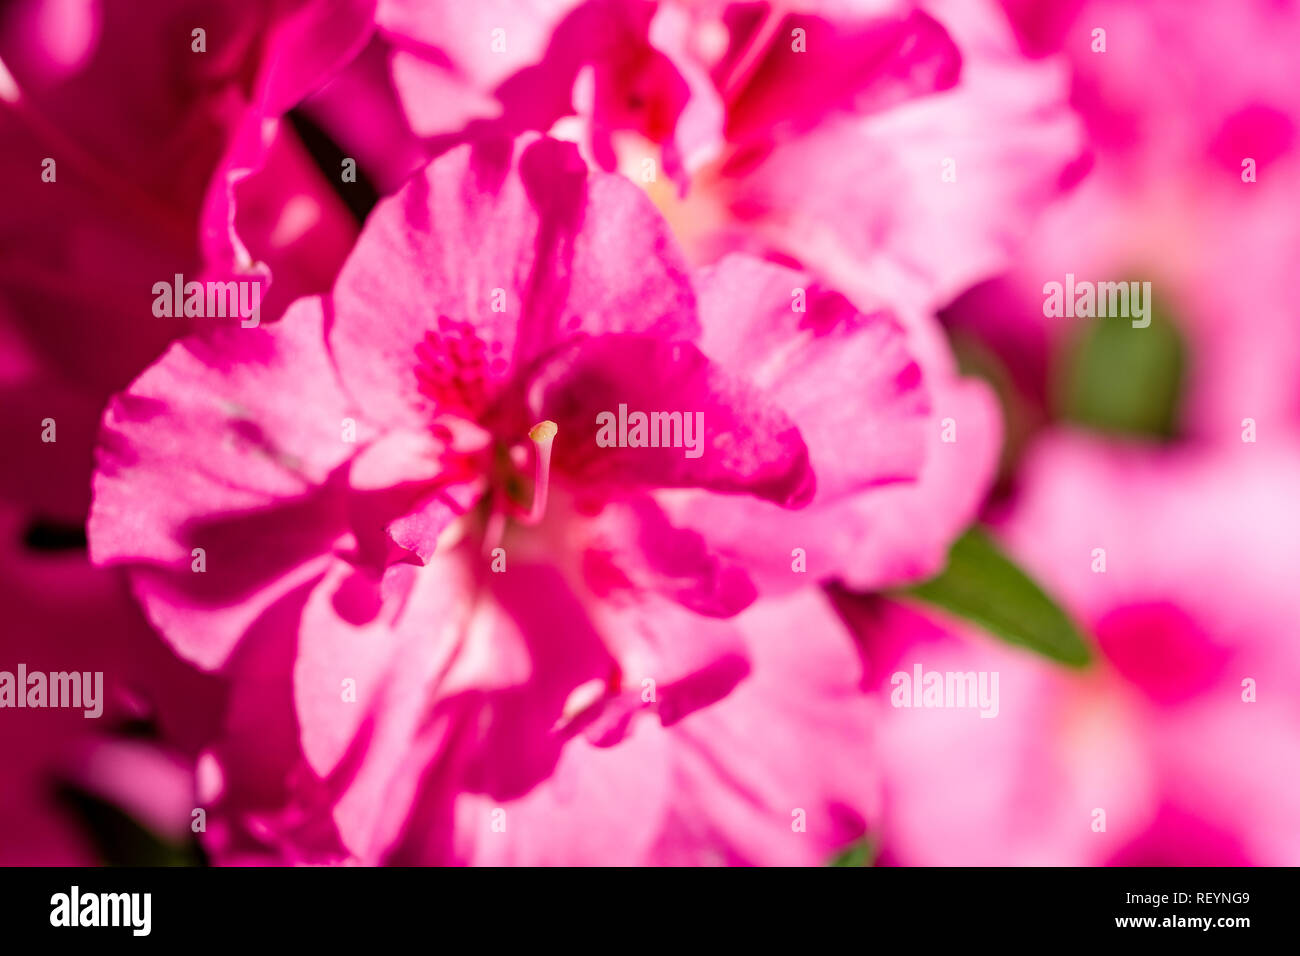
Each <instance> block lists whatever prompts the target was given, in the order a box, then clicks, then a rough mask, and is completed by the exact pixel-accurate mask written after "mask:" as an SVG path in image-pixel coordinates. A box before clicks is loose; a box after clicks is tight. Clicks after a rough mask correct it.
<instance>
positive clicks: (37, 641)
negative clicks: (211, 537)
mask: <svg viewBox="0 0 1300 956" xmlns="http://www.w3.org/2000/svg"><path fill="white" fill-rule="evenodd" d="M62 533H63V531H62V529H61V528H58V527H56V526H44V525H42V524H40V523H35V524H33V523H32V522H31V521H30V519H29V518H28V517H27V516H26V515H25V514H23V513H22V512H21V511H19V510H18V509H17V508H15V507H13V506H10V505H7V504H6V505H3V506H0V602H2V603H3V606H4V609H5V626H4V628H3V629H2V630H0V671H4V672H5V673H6V675H8V676H7V678H6V680H13V681H15V684H14V686H12V687H6V688H5V691H4V694H5V696H6V700H5V705H4V708H3V710H0V725H3V728H4V732H3V733H2V734H0V762H3V764H4V768H5V770H4V776H3V785H0V864H3V865H27V866H31V865H40V866H49V865H59V864H62V865H71V864H76V865H88V864H91V863H94V862H96V859H97V857H98V853H97V848H96V847H95V846H94V844H93V843H92V841H91V839H90V831H89V830H88V829H86V827H85V825H84V823H83V822H82V821H81V820H80V819H79V817H78V815H77V814H76V812H75V811H74V809H73V807H72V805H71V803H70V802H69V801H68V799H67V798H68V792H69V791H70V790H72V789H74V788H75V789H76V790H79V791H81V792H83V793H86V794H90V795H93V796H95V797H98V798H100V799H103V800H107V801H109V802H112V803H115V804H117V805H119V806H120V807H122V808H123V810H124V811H125V812H126V813H128V814H130V815H132V816H133V817H134V818H135V819H136V820H138V821H139V822H140V823H141V824H143V825H145V826H147V827H149V828H151V829H152V830H153V831H154V832H155V833H157V834H159V835H160V836H162V837H165V838H167V839H171V840H176V841H180V840H183V839H184V838H186V837H188V836H189V833H190V822H191V811H192V809H193V808H194V807H195V806H196V803H195V800H194V795H193V789H194V788H193V782H192V766H193V756H194V753H195V752H196V745H197V742H198V741H199V740H200V739H201V736H202V735H203V734H205V733H209V732H210V731H208V730H207V729H206V728H205V727H204V726H203V720H204V715H205V713H206V712H208V711H209V710H210V709H211V708H212V707H213V706H214V705H215V701H216V697H215V694H214V687H213V686H212V683H211V679H210V678H206V677H204V676H203V675H200V674H198V673H197V672H195V671H194V670H193V669H191V668H188V667H186V666H184V665H182V664H181V663H180V662H179V661H177V660H176V659H175V658H174V657H173V656H172V654H171V652H170V651H169V650H168V649H167V648H166V647H165V646H164V645H163V644H162V642H161V641H159V640H158V638H157V637H156V636H155V635H154V634H152V633H151V632H150V630H149V628H148V625H147V624H146V623H145V621H144V620H143V618H142V617H141V615H140V613H139V610H138V609H137V608H136V607H135V605H134V602H133V601H132V600H131V597H130V595H129V593H128V592H127V588H126V586H125V582H124V581H123V580H122V576H121V575H120V574H119V573H118V572H114V571H104V570H100V569H96V568H92V567H91V566H90V565H89V564H88V563H87V561H86V556H85V551H84V550H83V549H82V548H80V547H79V546H77V545H76V543H75V542H73V543H71V544H69V543H68V542H66V541H64V540H62V539H61V538H60V534H62ZM20 668H21V669H22V670H20ZM20 673H23V674H25V676H29V677H30V675H33V674H38V673H39V674H41V675H42V680H43V681H44V682H45V687H46V691H45V698H44V701H42V700H41V698H40V697H34V698H30V697H28V696H27V695H28V692H29V689H30V688H31V687H33V686H35V685H34V684H31V685H26V686H19V685H17V683H16V682H17V679H18V675H19V674H20ZM51 674H65V675H70V674H76V675H77V676H76V678H75V681H76V684H75V688H76V689H75V693H77V694H81V695H82V696H81V697H80V703H81V706H70V707H65V706H58V707H54V706H49V705H50V704H52V703H54V702H55V698H56V697H57V696H58V695H57V694H54V693H51V692H50V691H49V689H48V688H49V681H50V680H52V679H51V678H50V677H49V675H51ZM95 675H99V676H98V677H96V676H95ZM72 686H74V685H71V684H70V685H69V687H72ZM10 694H22V695H23V698H24V701H25V702H26V701H30V702H34V703H42V704H43V706H39V707H31V706H28V707H22V708H19V707H17V706H16V704H17V699H16V697H12V698H11V697H9V696H8V695H10ZM68 702H71V703H75V702H76V699H75V698H73V699H72V700H70V701H65V703H68ZM87 713H90V714H91V716H87ZM128 722H134V723H136V724H139V723H141V722H147V723H148V724H149V725H151V726H152V727H154V728H155V729H156V730H157V731H158V732H159V733H160V734H162V735H165V737H166V739H167V742H166V743H163V742H161V740H160V739H158V738H145V737H140V736H136V737H134V738H130V737H124V736H123V735H122V733H121V731H122V729H123V727H124V725H125V724H126V723H128Z"/></svg>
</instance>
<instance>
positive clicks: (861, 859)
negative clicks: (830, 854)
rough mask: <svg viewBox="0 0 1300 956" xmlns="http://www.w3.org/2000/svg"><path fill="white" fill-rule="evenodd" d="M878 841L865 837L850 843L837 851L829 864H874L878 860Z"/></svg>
mask: <svg viewBox="0 0 1300 956" xmlns="http://www.w3.org/2000/svg"><path fill="white" fill-rule="evenodd" d="M877 849H878V848H877V847H876V841H875V840H873V839H871V837H863V838H862V839H861V840H858V841H857V842H856V843H850V844H849V845H848V846H847V847H845V848H844V849H843V850H842V851H840V852H839V853H837V854H836V855H835V857H834V858H833V859H832V860H831V862H830V863H829V864H828V865H829V866H873V865H875V862H876V850H877Z"/></svg>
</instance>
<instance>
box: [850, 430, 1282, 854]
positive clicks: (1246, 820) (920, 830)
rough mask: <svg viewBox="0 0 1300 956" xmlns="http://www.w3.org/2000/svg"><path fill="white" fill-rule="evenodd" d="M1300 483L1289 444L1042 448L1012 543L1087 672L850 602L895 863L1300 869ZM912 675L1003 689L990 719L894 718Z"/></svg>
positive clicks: (921, 618)
mask: <svg viewBox="0 0 1300 956" xmlns="http://www.w3.org/2000/svg"><path fill="white" fill-rule="evenodd" d="M1297 477H1300V449H1297V448H1295V447H1292V446H1289V445H1286V444H1282V443H1277V442H1272V443H1269V444H1259V445H1243V446H1241V450H1240V451H1238V452H1236V453H1228V452H1226V451H1225V452H1206V451H1200V450H1190V449H1189V450H1178V451H1168V452H1162V451H1156V450H1154V449H1151V448H1143V447H1140V446H1121V445H1107V444H1106V443H1104V442H1101V441H1099V440H1096V439H1086V438H1083V437H1077V436H1071V435H1065V434H1056V435H1053V436H1051V437H1048V438H1045V439H1043V440H1042V441H1041V444H1039V445H1038V446H1036V447H1035V448H1034V450H1033V452H1032V453H1031V454H1030V456H1029V457H1028V458H1027V460H1026V463H1025V466H1024V469H1023V473H1022V483H1021V487H1020V491H1019V493H1018V495H1017V497H1016V499H1015V502H1014V506H1013V507H1012V508H1011V511H1010V513H1009V515H1008V516H1007V518H1006V520H1005V522H1003V523H1002V525H1001V533H1002V535H1003V537H1004V540H1005V542H1006V544H1007V545H1008V546H1009V548H1010V550H1011V551H1012V553H1013V554H1014V555H1016V556H1017V557H1018V558H1019V559H1020V560H1021V561H1023V563H1024V564H1025V566H1026V567H1027V568H1029V569H1030V570H1031V572H1032V573H1034V574H1036V575H1037V576H1038V577H1039V578H1040V580H1042V581H1044V582H1045V584H1046V586H1048V587H1049V588H1051V589H1052V590H1053V591H1054V592H1055V593H1056V594H1057V595H1058V596H1059V597H1060V598H1061V599H1062V600H1063V602H1064V603H1065V605H1066V606H1067V607H1068V608H1069V609H1070V610H1071V611H1072V612H1073V613H1074V614H1075V615H1076V616H1077V619H1078V620H1079V621H1080V623H1081V624H1082V625H1083V626H1084V627H1085V629H1087V630H1088V631H1090V632H1091V633H1092V634H1093V635H1094V637H1095V639H1096V642H1097V650H1098V656H1099V660H1098V661H1097V662H1095V663H1094V664H1093V665H1092V666H1091V667H1090V668H1088V669H1087V670H1085V671H1082V672H1072V671H1066V670H1063V669H1061V668H1060V667H1057V666H1055V665H1051V664H1048V663H1046V662H1043V661H1041V660H1040V659H1038V658H1035V657H1032V656H1030V655H1028V654H1026V653H1023V652H1020V651H1015V650H1012V649H1010V648H1008V647H1006V646H1005V645H1002V644H999V643H996V642H995V641H993V640H992V639H991V638H989V637H988V636H987V635H984V634H981V633H979V632H977V631H974V630H973V629H972V628H970V627H967V626H963V625H959V624H956V623H954V622H951V621H946V620H943V619H941V618H939V617H938V616H936V615H933V614H930V613H928V612H922V611H919V610H915V609H912V608H908V607H903V606H901V605H896V604H889V603H886V602H876V603H871V602H870V600H869V599H868V600H859V599H847V600H846V601H845V608H846V613H847V615H848V617H849V619H850V620H851V621H852V622H853V623H854V625H855V627H856V629H857V630H858V632H859V633H860V634H861V635H862V637H863V641H864V653H865V654H866V656H867V657H868V659H869V660H870V661H871V665H872V683H873V684H874V685H875V686H876V687H877V688H879V695H880V698H881V703H882V705H883V711H884V719H883V722H882V723H881V732H880V750H881V754H882V770H883V772H884V774H885V776H886V783H885V792H886V797H885V805H884V808H883V811H882V813H883V820H884V823H883V830H884V836H883V845H884V853H885V855H886V858H887V859H889V860H891V861H893V862H896V863H900V864H921V865H936V864H939V865H948V864H957V865H1024V864H1038V865H1043V864H1046V865H1054V866H1056V865H1100V864H1129V865H1132V864H1165V865H1171V864H1172V865H1186V864H1218V865H1243V864H1251V865H1295V864H1296V862H1297V861H1300V779H1298V778H1297V776H1296V772H1295V768H1296V767H1297V766H1300V708H1298V707H1297V701H1296V698H1295V694H1294V693H1293V692H1292V688H1294V687H1295V686H1296V680H1297V678H1298V677H1300V653H1298V652H1297V648H1296V642H1295V640H1294V629H1295V621H1296V620H1297V614H1298V613H1300V603H1298V602H1300V597H1298V596H1297V593H1296V589H1295V588H1294V587H1293V586H1291V580H1290V579H1291V576H1292V569H1294V568H1295V567H1296V566H1297V561H1298V560H1300V546H1298V545H1297V542H1298V541H1300V527H1297V526H1296V511H1295V508H1294V507H1293V503H1292V498H1293V489H1294V487H1295V482H1296V480H1297ZM917 665H920V666H921V668H922V673H930V672H939V673H944V674H946V673H947V672H954V673H975V674H980V673H984V674H987V675H991V674H993V673H995V672H996V673H997V674H998V695H997V696H998V700H997V703H996V707H995V708H993V709H995V711H996V715H995V716H992V717H991V718H990V719H984V718H981V716H980V713H979V711H978V710H975V709H970V708H960V709H951V708H950V709H943V708H938V709H925V708H921V709H915V708H912V707H907V706H889V704H888V702H889V701H891V699H893V695H896V694H898V693H901V691H900V688H902V686H903V683H902V681H901V679H895V678H894V677H893V675H894V674H898V673H902V674H906V675H908V676H909V677H911V676H912V675H913V674H914V671H915V668H916V666H917ZM899 702H902V701H901V698H900V699H899ZM954 794H959V796H957V797H954Z"/></svg>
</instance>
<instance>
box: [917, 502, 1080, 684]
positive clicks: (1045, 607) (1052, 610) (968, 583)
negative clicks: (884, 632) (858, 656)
mask: <svg viewBox="0 0 1300 956" xmlns="http://www.w3.org/2000/svg"><path fill="white" fill-rule="evenodd" d="M902 594H904V595H907V596H911V597H914V598H919V599H920V600H922V601H926V602H928V603H930V604H934V605H936V606H938V607H941V608H943V609H944V610H946V611H950V612H951V613H953V614H956V615H959V616H960V617H964V618H966V619H968V620H971V621H974V622H975V623H976V624H979V625H980V626H981V627H983V628H985V629H986V630H988V631H990V632H991V633H993V634H995V635H996V636H998V637H1000V638H1002V639H1003V640H1006V641H1008V642H1010V643H1012V644H1020V645H1022V646H1024V647H1028V648H1029V649H1030V650H1033V651H1037V652H1038V653H1039V654H1042V655H1044V656H1046V657H1050V658H1052V659H1053V660H1056V661H1060V662H1062V663H1064V664H1070V665H1072V666H1074V667H1083V666H1085V665H1086V664H1087V663H1088V662H1089V661H1090V660H1091V659H1092V652H1091V650H1090V649H1089V647H1088V642H1087V640H1086V639H1085V638H1084V636H1083V634H1081V633H1080V631H1079V629H1078V628H1077V627H1075V625H1074V622H1073V621H1071V620H1070V618H1069V616H1068V615H1066V613H1065V612H1064V611H1063V610H1061V608H1060V606H1059V605H1058V604H1057V603H1056V602H1055V601H1053V600H1052V599H1051V598H1050V597H1048V596H1047V595H1046V594H1045V593H1043V589H1042V588H1040V587H1039V586H1038V585H1037V584H1035V583H1034V581H1033V579H1032V578H1030V577H1029V575H1027V574H1025V572H1024V571H1022V570H1020V568H1019V567H1017V566H1016V564H1015V563H1014V562H1013V561H1012V560H1011V559H1010V558H1008V557H1007V556H1006V555H1005V554H1004V553H1003V552H1002V550H1001V549H1000V548H999V547H998V546H997V545H996V544H995V543H994V542H993V540H992V539H991V538H990V537H989V536H988V535H987V534H985V533H984V532H983V531H981V530H980V529H979V528H977V527H972V528H970V529H968V530H967V531H966V533H965V534H964V535H962V536H961V537H960V538H958V539H957V541H956V543H954V544H953V546H952V550H951V551H950V552H949V554H948V566H947V568H945V569H944V571H943V573H942V574H940V575H939V576H938V577H934V578H931V579H930V580H929V581H925V582H924V583H922V584H917V585H914V586H913V587H910V588H908V589H906V590H905V591H903V592H902Z"/></svg>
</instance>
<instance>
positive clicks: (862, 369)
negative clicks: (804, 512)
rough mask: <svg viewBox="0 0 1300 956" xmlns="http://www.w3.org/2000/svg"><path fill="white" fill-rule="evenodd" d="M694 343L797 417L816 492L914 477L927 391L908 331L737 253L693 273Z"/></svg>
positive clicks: (805, 278)
mask: <svg viewBox="0 0 1300 956" xmlns="http://www.w3.org/2000/svg"><path fill="white" fill-rule="evenodd" d="M697 285H698V288H699V295H700V322H701V324H702V326H703V327H704V337H703V339H702V340H701V346H702V348H703V349H704V351H705V353H706V354H707V355H708V356H709V357H710V358H711V359H713V360H714V361H715V362H717V363H718V364H719V365H721V366H722V367H723V368H724V369H725V370H726V371H727V372H728V373H730V374H731V375H734V376H736V377H737V378H740V379H742V380H744V381H746V382H749V383H752V384H753V385H755V386H757V387H758V388H760V389H762V391H763V393H764V395H765V396H767V397H768V398H769V400H770V401H772V402H773V403H774V404H775V405H777V406H778V407H779V408H781V409H782V411H784V412H785V413H786V414H788V415H789V416H790V418H791V419H793V421H794V422H795V424H796V425H798V426H799V433H800V435H801V436H802V437H803V440H804V441H805V442H807V444H808V451H809V454H810V455H811V457H812V464H813V468H814V470H815V471H816V473H817V488H818V500H819V501H823V502H824V501H826V500H830V499H834V498H836V497H840V496H842V495H844V494H848V493H851V492H853V491H857V490H861V489H863V488H868V487H871V486H873V485H878V484H884V483H887V482H892V481H906V480H910V479H912V478H914V477H915V476H916V474H917V472H918V471H919V470H920V467H921V460H922V457H923V454H924V451H923V445H924V437H923V433H922V430H921V424H922V422H923V421H924V420H925V416H926V414H927V413H928V411H929V399H928V396H927V394H926V390H925V386H924V384H923V382H922V376H921V369H920V367H919V366H918V365H917V363H916V361H915V359H913V357H912V355H911V354H910V352H909V351H908V347H907V340H906V336H905V335H904V333H903V329H902V328H901V326H900V325H899V324H898V322H897V321H896V320H895V319H894V318H893V317H892V316H891V315H889V314H888V313H887V312H886V311H884V310H880V311H876V312H873V313H871V314H870V315H864V314H862V313H861V312H859V311H858V310H857V309H856V308H854V306H853V305H852V304H851V303H850V302H849V301H848V300H847V299H845V298H844V296H842V295H840V294H839V293H837V292H834V291H832V290H830V289H827V288H826V287H825V286H824V285H822V284H821V283H819V282H816V281H815V280H814V279H813V278H812V277H811V276H809V275H806V274H803V273H799V272H795V271H793V270H791V269H786V268H783V267H781V266H776V265H773V264H771V263H767V262H762V261H760V260H757V259H752V258H748V257H743V256H730V257H728V258H726V259H724V260H723V261H722V262H721V263H719V264H718V265H716V266H714V267H713V268H711V269H707V270H705V271H704V272H703V273H702V274H701V276H700V278H699V281H698V283H697Z"/></svg>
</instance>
